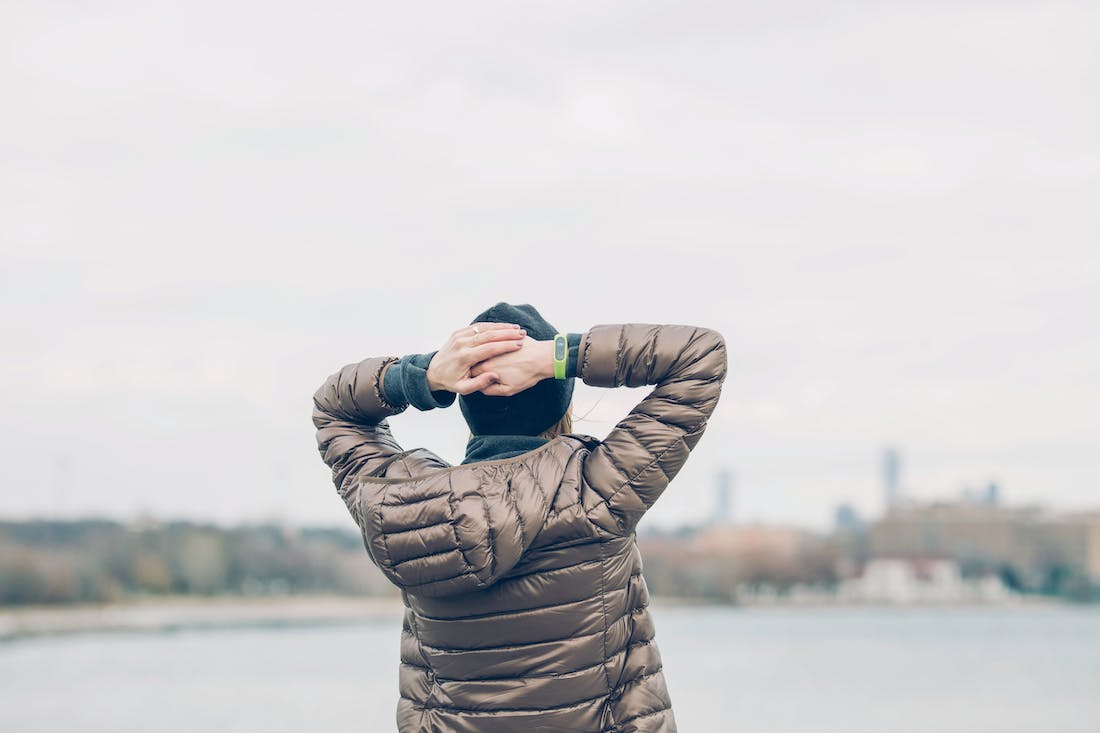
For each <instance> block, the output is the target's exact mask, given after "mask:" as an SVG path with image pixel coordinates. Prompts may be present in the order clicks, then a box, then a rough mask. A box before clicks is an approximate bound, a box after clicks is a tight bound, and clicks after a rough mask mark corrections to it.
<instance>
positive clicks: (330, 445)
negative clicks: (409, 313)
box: [313, 356, 408, 516]
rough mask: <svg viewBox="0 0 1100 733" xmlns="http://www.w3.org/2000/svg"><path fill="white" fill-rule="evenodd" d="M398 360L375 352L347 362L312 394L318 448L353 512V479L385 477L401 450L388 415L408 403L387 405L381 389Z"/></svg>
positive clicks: (354, 491)
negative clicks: (371, 476) (386, 374)
mask: <svg viewBox="0 0 1100 733" xmlns="http://www.w3.org/2000/svg"><path fill="white" fill-rule="evenodd" d="M397 360H398V358H397V357H396V356H376V357H371V358H368V359H364V360H362V361H360V362H358V363H356V364H348V365H347V366H345V367H343V368H342V369H340V370H339V371H338V372H336V373H335V374H333V375H331V376H329V377H328V379H326V380H325V382H324V384H322V385H321V386H320V387H319V388H318V389H317V391H316V392H315V393H314V394H313V425H314V427H316V428H317V433H316V437H317V449H318V450H319V451H320V453H321V458H322V459H323V460H324V462H325V464H326V465H327V466H328V467H329V468H331V469H332V481H333V483H334V484H335V485H336V489H337V491H339V493H340V496H341V498H343V500H344V503H345V504H346V505H347V506H348V509H349V510H352V515H353V516H354V515H355V514H356V512H355V511H354V506H355V503H356V502H357V501H358V495H357V493H358V492H357V485H356V481H355V479H356V477H358V476H361V475H375V476H377V475H383V474H384V473H385V467H386V465H387V464H388V462H389V461H390V460H391V459H392V458H393V457H394V456H396V455H398V454H399V453H402V452H404V449H403V448H402V447H401V446H400V445H399V444H398V443H397V441H396V440H394V437H393V434H392V433H391V432H390V426H389V422H387V421H386V418H387V417H389V416H391V415H396V414H398V413H400V412H403V411H404V410H405V409H406V408H407V407H408V404H393V403H390V402H389V401H387V399H386V396H385V392H384V391H383V390H382V379H383V373H384V372H385V371H386V369H387V367H388V366H389V365H390V364H392V363H394V362H396V361H397Z"/></svg>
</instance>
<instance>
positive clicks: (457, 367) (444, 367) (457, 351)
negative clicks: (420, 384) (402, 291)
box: [428, 323, 527, 394]
mask: <svg viewBox="0 0 1100 733" xmlns="http://www.w3.org/2000/svg"><path fill="white" fill-rule="evenodd" d="M474 326H477V330H478V332H475V331H474ZM526 333H527V332H526V331H525V330H524V329H522V328H520V327H519V325H518V324H515V323H475V324H471V325H469V326H463V327H462V328H460V329H458V330H457V331H455V332H454V333H452V334H451V337H450V338H449V339H447V343H445V344H443V346H442V348H440V349H439V351H437V352H436V353H435V356H433V357H432V361H431V363H430V364H428V387H430V388H431V389H432V390H433V391H434V390H447V391H448V392H457V393H458V394H470V393H471V392H477V391H478V390H481V389H484V388H485V387H488V386H489V385H491V384H492V383H493V382H494V380H496V379H497V378H498V375H497V373H496V371H495V370H493V369H488V370H485V369H483V370H481V371H479V372H478V374H477V375H476V376H475V375H473V374H471V373H470V368H471V367H473V366H474V365H476V364H478V363H479V362H484V361H485V360H486V359H490V358H492V357H495V356H498V355H501V354H507V353H509V352H513V351H519V350H520V349H521V348H522V346H523V339H524V338H525V337H526Z"/></svg>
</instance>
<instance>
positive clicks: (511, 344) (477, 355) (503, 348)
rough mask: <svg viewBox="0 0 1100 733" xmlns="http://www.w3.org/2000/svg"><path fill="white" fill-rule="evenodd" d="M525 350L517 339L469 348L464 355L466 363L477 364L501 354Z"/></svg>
mask: <svg viewBox="0 0 1100 733" xmlns="http://www.w3.org/2000/svg"><path fill="white" fill-rule="evenodd" d="M522 348H523V342H522V341H519V340H517V339H508V340H507V341H493V342H490V343H487V344H482V345H481V346H473V347H471V348H469V349H468V350H467V351H466V353H465V354H464V355H463V356H464V357H465V358H466V363H468V364H476V363H478V362H479V361H485V360H486V359H491V358H493V357H494V356H500V355H501V354H508V353H511V352H513V351H519V350H520V349H522Z"/></svg>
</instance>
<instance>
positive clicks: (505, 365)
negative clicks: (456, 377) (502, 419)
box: [470, 336, 554, 397]
mask: <svg viewBox="0 0 1100 733" xmlns="http://www.w3.org/2000/svg"><path fill="white" fill-rule="evenodd" d="M522 344H523V347H522V348H520V349H512V350H510V351H506V352H504V353H502V354H499V355H497V356H493V357H491V358H489V359H486V360H485V361H483V362H481V363H480V364H475V365H474V367H473V368H472V369H470V375H471V376H473V377H474V378H480V377H481V376H482V375H485V374H492V375H494V376H495V377H496V378H495V380H494V381H493V382H492V383H491V384H489V385H487V386H486V387H484V388H482V390H481V392H482V394H487V395H490V396H493V397H507V396H508V395H514V394H516V393H517V392H522V391H523V390H525V389H527V388H528V387H532V386H534V385H535V384H536V383H538V382H541V381H542V380H543V379H546V378H547V377H553V376H554V342H553V341H536V340H535V339H533V338H531V337H530V336H525V337H524V338H523V341H522Z"/></svg>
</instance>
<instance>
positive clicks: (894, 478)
mask: <svg viewBox="0 0 1100 733" xmlns="http://www.w3.org/2000/svg"><path fill="white" fill-rule="evenodd" d="M900 480H901V454H900V453H899V452H898V449H897V448H894V447H889V448H887V449H886V450H884V451H883V452H882V494H883V499H884V500H885V503H886V512H887V513H889V512H890V511H891V510H892V509H893V508H894V507H896V506H898V504H900V503H901V487H900V483H899V482H900Z"/></svg>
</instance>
